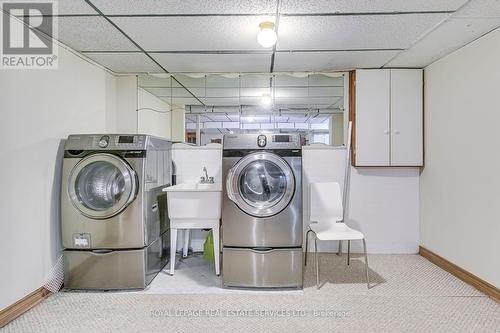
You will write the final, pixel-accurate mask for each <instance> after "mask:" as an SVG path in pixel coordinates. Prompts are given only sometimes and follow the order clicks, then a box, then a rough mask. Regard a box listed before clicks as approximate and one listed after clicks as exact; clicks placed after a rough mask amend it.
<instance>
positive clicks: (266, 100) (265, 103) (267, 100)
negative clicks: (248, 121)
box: [260, 94, 273, 106]
mask: <svg viewBox="0 0 500 333" xmlns="http://www.w3.org/2000/svg"><path fill="white" fill-rule="evenodd" d="M272 102H273V99H272V98H271V95H269V94H262V97H261V98H260V103H261V104H262V105H263V106H269V105H271V104H272Z"/></svg>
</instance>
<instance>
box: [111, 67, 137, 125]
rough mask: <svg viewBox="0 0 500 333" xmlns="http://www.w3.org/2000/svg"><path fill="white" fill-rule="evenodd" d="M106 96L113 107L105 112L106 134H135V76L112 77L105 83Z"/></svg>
mask: <svg viewBox="0 0 500 333" xmlns="http://www.w3.org/2000/svg"><path fill="white" fill-rule="evenodd" d="M107 85H108V86H111V87H112V88H108V93H109V94H108V96H109V99H110V100H111V102H110V106H111V104H113V105H114V107H110V108H108V111H107V112H106V129H107V131H108V133H120V134H136V133H137V126H138V125H137V118H138V117H137V76H135V75H127V76H112V77H111V79H109V80H108V82H107Z"/></svg>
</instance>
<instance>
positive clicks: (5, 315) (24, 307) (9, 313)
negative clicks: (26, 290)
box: [0, 287, 51, 328]
mask: <svg viewBox="0 0 500 333" xmlns="http://www.w3.org/2000/svg"><path fill="white" fill-rule="evenodd" d="M50 294H51V292H50V291H48V290H47V289H45V288H43V287H41V288H38V289H37V290H35V291H34V292H32V293H31V294H29V295H28V296H26V297H24V298H22V299H20V300H19V301H17V302H16V303H14V304H12V305H11V306H8V307H6V308H5V309H3V310H1V311H0V328H1V327H4V326H5V325H7V324H8V323H10V322H11V321H13V320H14V319H16V318H17V317H19V316H20V315H22V314H23V313H25V312H26V311H28V310H29V309H31V308H32V307H34V306H35V305H37V304H38V303H40V302H41V301H43V300H44V299H45V298H47V297H48V296H49V295H50Z"/></svg>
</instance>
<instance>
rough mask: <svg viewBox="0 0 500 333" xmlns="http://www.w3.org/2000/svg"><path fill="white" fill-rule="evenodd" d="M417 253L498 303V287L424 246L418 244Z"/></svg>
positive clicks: (499, 295) (499, 293) (499, 299)
mask: <svg viewBox="0 0 500 333" xmlns="http://www.w3.org/2000/svg"><path fill="white" fill-rule="evenodd" d="M418 253H419V254H420V255H421V256H422V257H424V258H426V259H427V260H429V261H430V262H432V263H433V264H435V265H436V266H439V267H440V268H442V269H444V270H445V271H447V272H448V273H450V274H452V275H455V276H456V277H457V278H459V279H460V280H462V281H464V282H465V283H467V284H470V285H471V286H473V287H474V288H476V289H477V290H479V291H481V292H483V293H485V294H486V295H488V296H489V297H490V298H492V299H493V300H495V301H496V302H498V303H500V289H498V288H497V287H495V286H494V285H492V284H490V283H488V282H486V281H484V280H482V279H480V278H478V277H477V276H475V275H474V274H472V273H469V272H467V271H466V270H465V269H463V268H461V267H458V266H457V265H455V264H454V263H452V262H449V261H448V260H446V259H445V258H443V257H441V256H439V255H437V254H435V253H434V252H432V251H429V250H427V249H426V248H425V247H422V246H420V250H419V252H418Z"/></svg>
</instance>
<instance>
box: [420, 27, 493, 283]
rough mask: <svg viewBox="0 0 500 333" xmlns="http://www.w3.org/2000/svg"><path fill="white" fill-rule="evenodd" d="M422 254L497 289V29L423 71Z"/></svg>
mask: <svg viewBox="0 0 500 333" xmlns="http://www.w3.org/2000/svg"><path fill="white" fill-rule="evenodd" d="M424 95H425V99H424V107H425V126H424V128H425V168H424V170H423V172H422V176H421V203H422V204H421V227H420V233H421V235H420V238H421V244H422V246H423V247H425V248H427V249H429V250H431V251H433V252H435V253H437V254H438V255H440V256H442V257H444V258H446V259H447V260H449V261H451V262H453V263H454V264H456V265H458V266H460V267H462V268H463V269H465V270H467V271H469V272H471V273H472V274H475V275H476V276H478V277H480V278H482V279H484V280H485V281H487V282H489V283H491V284H493V285H495V286H496V287H500V264H499V263H500V208H499V207H500V175H499V172H500V131H499V124H500V29H497V30H495V31H494V32H491V33H489V34H488V35H486V36H484V37H482V38H480V39H478V40H476V41H475V42H473V43H471V44H469V45H467V46H466V47H464V48H462V49H460V50H458V51H456V52H454V53H452V54H451V55H448V56H447V57H445V58H443V59H441V60H439V61H437V62H435V63H433V64H432V65H430V66H428V67H427V68H426V69H425V94H424Z"/></svg>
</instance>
